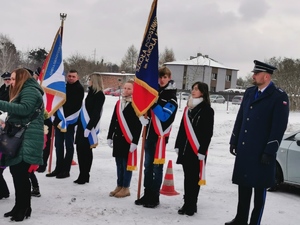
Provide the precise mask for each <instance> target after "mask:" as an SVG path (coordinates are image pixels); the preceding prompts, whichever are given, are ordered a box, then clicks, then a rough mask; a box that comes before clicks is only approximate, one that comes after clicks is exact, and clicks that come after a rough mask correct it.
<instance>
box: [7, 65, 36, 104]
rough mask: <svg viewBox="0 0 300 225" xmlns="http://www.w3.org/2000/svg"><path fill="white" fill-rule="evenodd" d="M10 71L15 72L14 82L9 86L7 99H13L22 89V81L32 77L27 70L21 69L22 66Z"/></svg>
mask: <svg viewBox="0 0 300 225" xmlns="http://www.w3.org/2000/svg"><path fill="white" fill-rule="evenodd" d="M11 73H15V74H16V76H15V84H14V86H11V87H10V89H9V99H10V100H9V101H10V102H11V101H13V100H14V99H15V98H16V97H17V96H18V95H19V93H20V91H21V90H22V87H23V85H24V83H25V82H26V81H27V80H28V79H30V78H32V77H31V75H30V73H29V72H28V70H26V69H23V68H19V69H15V70H14V71H12V72H11Z"/></svg>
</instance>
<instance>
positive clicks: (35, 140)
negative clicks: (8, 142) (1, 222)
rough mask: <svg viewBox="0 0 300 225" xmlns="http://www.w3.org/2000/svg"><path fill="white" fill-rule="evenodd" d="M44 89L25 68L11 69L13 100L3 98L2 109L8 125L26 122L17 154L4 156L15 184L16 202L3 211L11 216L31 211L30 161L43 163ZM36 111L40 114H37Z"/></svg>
mask: <svg viewBox="0 0 300 225" xmlns="http://www.w3.org/2000/svg"><path fill="white" fill-rule="evenodd" d="M42 95H43V90H42V88H41V87H40V85H39V84H38V83H37V82H36V81H35V80H34V79H33V78H32V77H31V75H30V73H29V72H28V71H27V70H26V69H22V68H20V69H15V70H14V71H13V72H12V73H11V87H10V91H9V97H10V101H9V102H6V101H2V100H0V110H3V111H5V112H7V113H8V118H7V121H6V125H5V126H8V127H6V129H10V128H12V129H13V128H15V127H20V126H25V125H26V124H27V123H29V122H30V124H29V126H28V127H27V129H26V130H25V133H24V138H23V142H22V145H21V147H20V149H19V151H18V153H17V155H16V156H15V157H13V158H12V157H9V156H6V155H3V156H2V160H1V164H4V165H5V166H9V167H10V172H11V174H12V177H13V183H14V188H15V197H16V199H15V206H14V207H13V209H12V210H11V211H9V212H7V213H5V214H4V217H11V220H14V221H22V220H24V218H27V217H29V216H30V215H31V199H30V198H31V184H30V181H29V176H28V171H29V170H30V169H31V168H32V166H31V165H40V164H43V157H42V156H43V144H44V129H43V126H44V115H43V113H39V114H36V113H37V112H38V110H41V111H43V110H44V107H43V97H42ZM34 115H37V116H34Z"/></svg>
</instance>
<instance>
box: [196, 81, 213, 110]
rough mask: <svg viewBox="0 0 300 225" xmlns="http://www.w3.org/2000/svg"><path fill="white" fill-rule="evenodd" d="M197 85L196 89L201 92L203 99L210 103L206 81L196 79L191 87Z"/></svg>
mask: <svg viewBox="0 0 300 225" xmlns="http://www.w3.org/2000/svg"><path fill="white" fill-rule="evenodd" d="M196 85H197V87H198V89H199V90H200V91H201V93H202V94H203V96H202V97H203V101H204V102H206V103H207V104H209V105H210V98H209V91H208V85H207V84H206V83H203V82H200V81H197V82H195V83H194V84H193V85H192V89H193V88H194V87H195V86H196Z"/></svg>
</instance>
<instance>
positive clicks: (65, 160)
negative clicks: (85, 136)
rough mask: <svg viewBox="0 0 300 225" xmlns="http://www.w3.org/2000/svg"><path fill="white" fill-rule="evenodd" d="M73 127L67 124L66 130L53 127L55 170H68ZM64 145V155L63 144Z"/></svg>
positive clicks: (71, 157) (70, 158) (72, 149)
mask: <svg viewBox="0 0 300 225" xmlns="http://www.w3.org/2000/svg"><path fill="white" fill-rule="evenodd" d="M74 127H75V125H73V124H72V125H69V126H68V128H67V132H61V131H60V129H58V128H57V127H55V149H56V168H55V171H56V172H58V173H60V172H70V169H71V163H72V160H73V155H74ZM64 144H65V145H66V155H65V151H64V149H65V146H64Z"/></svg>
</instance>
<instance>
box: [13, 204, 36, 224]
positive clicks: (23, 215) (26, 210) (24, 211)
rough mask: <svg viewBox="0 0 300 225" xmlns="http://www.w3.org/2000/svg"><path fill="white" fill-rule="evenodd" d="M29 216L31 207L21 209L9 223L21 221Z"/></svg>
mask: <svg viewBox="0 0 300 225" xmlns="http://www.w3.org/2000/svg"><path fill="white" fill-rule="evenodd" d="M30 215H31V207H28V208H23V209H19V210H17V212H16V213H14V215H13V216H12V217H11V218H10V220H11V221H16V222H18V221H23V220H24V218H25V219H27V218H28V217H30Z"/></svg>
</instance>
